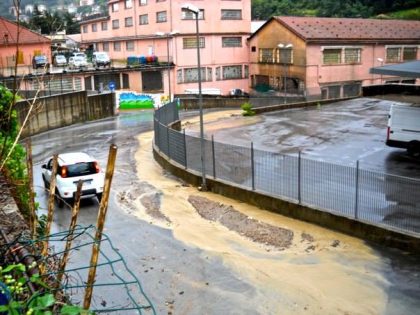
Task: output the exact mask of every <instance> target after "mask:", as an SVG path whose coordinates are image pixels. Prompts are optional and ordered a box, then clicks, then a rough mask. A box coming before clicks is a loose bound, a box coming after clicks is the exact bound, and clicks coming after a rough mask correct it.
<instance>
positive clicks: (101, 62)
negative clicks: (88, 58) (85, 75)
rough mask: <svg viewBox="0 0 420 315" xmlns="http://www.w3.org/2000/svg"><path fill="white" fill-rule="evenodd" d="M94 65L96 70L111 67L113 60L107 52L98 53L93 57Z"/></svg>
mask: <svg viewBox="0 0 420 315" xmlns="http://www.w3.org/2000/svg"><path fill="white" fill-rule="evenodd" d="M92 63H93V66H94V67H95V68H97V67H100V66H103V67H107V66H108V67H109V66H110V65H111V59H109V56H108V54H107V53H106V52H103V51H97V52H94V53H93V55H92Z"/></svg>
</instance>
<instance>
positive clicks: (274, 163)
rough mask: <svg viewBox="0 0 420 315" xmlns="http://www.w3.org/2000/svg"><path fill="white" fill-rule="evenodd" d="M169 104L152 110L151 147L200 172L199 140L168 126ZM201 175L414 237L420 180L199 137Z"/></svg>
mask: <svg viewBox="0 0 420 315" xmlns="http://www.w3.org/2000/svg"><path fill="white" fill-rule="evenodd" d="M178 119H179V116H178V108H177V106H176V104H175V103H171V104H168V105H166V106H164V107H162V108H160V109H158V110H156V112H155V118H154V131H155V138H154V141H155V145H156V146H157V148H159V150H160V151H161V152H162V153H164V154H165V155H166V156H167V157H169V158H170V159H171V160H174V161H175V162H177V163H179V164H181V165H183V166H184V167H185V168H186V169H190V170H194V171H197V172H201V156H200V155H201V153H200V152H201V151H200V138H198V137H193V136H190V135H186V134H185V130H184V131H183V132H179V131H176V130H173V129H171V128H170V127H168V124H170V123H171V122H174V121H176V120H178ZM204 142H205V165H206V166H207V167H206V170H205V173H206V176H210V177H212V178H214V179H220V180H223V181H226V182H230V183H232V184H233V185H236V186H240V187H244V188H246V189H250V190H253V191H258V192H259V193H262V194H267V195H270V196H275V197H278V198H279V199H284V200H288V201H291V202H294V203H297V204H300V205H305V206H309V207H312V208H316V209H320V210H322V211H326V212H330V213H333V214H336V215H339V216H343V217H346V218H350V219H355V220H360V221H363V222H365V223H369V224H372V225H375V226H381V227H383V228H388V229H391V230H398V231H400V232H403V233H409V234H411V235H413V234H414V235H416V236H417V235H418V236H420V208H419V205H420V180H418V179H413V178H406V177H401V176H397V175H390V174H385V173H380V172H375V171H370V170H365V169H361V168H360V167H359V163H358V162H356V163H355V165H354V166H346V165H337V164H333V163H328V162H323V161H317V160H312V159H308V158H306V157H304V156H303V155H302V154H301V153H300V152H299V154H297V155H286V154H281V153H276V152H269V151H263V150H257V149H254V147H253V144H252V143H251V144H250V146H249V147H241V146H236V145H232V144H226V143H220V142H215V141H214V139H213V137H212V139H205V141H204Z"/></svg>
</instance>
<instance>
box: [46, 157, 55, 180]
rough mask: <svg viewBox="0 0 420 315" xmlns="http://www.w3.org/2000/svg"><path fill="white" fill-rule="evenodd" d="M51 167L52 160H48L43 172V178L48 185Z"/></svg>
mask: <svg viewBox="0 0 420 315" xmlns="http://www.w3.org/2000/svg"><path fill="white" fill-rule="evenodd" d="M52 165H53V159H49V160H48V162H47V164H46V166H47V167H46V168H45V170H44V178H45V180H46V181H47V182H48V183H50V182H51V173H52Z"/></svg>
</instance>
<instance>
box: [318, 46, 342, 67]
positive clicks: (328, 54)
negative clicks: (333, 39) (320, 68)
mask: <svg viewBox="0 0 420 315" xmlns="http://www.w3.org/2000/svg"><path fill="white" fill-rule="evenodd" d="M322 59H323V61H322V63H323V64H324V65H334V64H340V63H341V49H324V51H323V52H322Z"/></svg>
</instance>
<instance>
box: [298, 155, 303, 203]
mask: <svg viewBox="0 0 420 315" xmlns="http://www.w3.org/2000/svg"><path fill="white" fill-rule="evenodd" d="M301 177H302V158H301V152H300V151H299V154H298V201H299V204H301V202H302V193H301V190H302V183H301Z"/></svg>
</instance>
